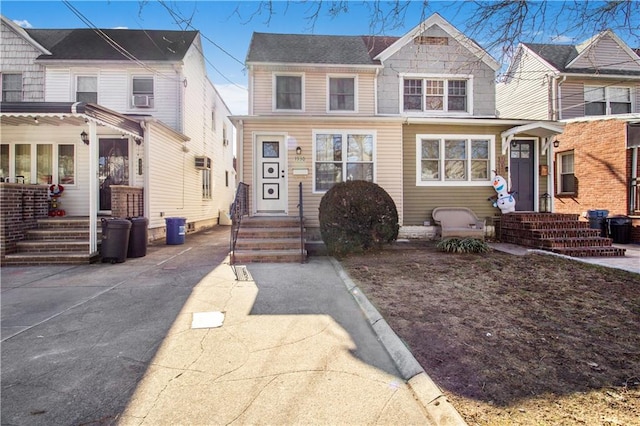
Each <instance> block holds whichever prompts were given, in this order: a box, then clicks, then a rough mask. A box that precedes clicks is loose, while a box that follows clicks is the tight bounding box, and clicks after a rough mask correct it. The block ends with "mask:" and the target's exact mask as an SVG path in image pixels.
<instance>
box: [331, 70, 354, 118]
mask: <svg viewBox="0 0 640 426" xmlns="http://www.w3.org/2000/svg"><path fill="white" fill-rule="evenodd" d="M328 99H329V111H355V110H356V78H355V77H329V96H328Z"/></svg>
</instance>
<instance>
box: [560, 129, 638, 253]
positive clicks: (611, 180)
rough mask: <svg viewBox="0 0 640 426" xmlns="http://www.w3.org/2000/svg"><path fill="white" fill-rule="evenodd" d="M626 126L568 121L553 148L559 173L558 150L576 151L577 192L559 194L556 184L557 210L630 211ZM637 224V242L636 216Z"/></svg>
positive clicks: (634, 236)
mask: <svg viewBox="0 0 640 426" xmlns="http://www.w3.org/2000/svg"><path fill="white" fill-rule="evenodd" d="M626 126H627V123H626V122H625V121H623V120H612V119H610V120H597V121H579V122H572V123H568V124H567V125H566V127H565V129H564V132H563V133H562V134H561V135H559V136H558V140H559V141H560V146H559V147H558V148H556V149H555V150H554V152H555V159H556V162H555V164H556V176H558V174H557V173H558V170H557V168H558V167H559V163H558V154H561V153H564V152H569V151H573V153H574V174H575V178H576V192H575V193H573V194H560V195H559V194H558V193H557V187H556V190H555V191H554V193H555V194H556V195H555V208H554V211H555V212H557V213H573V214H582V213H584V212H586V211H587V210H596V209H597V210H601V209H602V210H608V211H609V215H628V214H629V211H628V206H629V182H630V180H631V157H632V150H630V149H627V140H626ZM639 168H640V167H639ZM557 181H558V179H556V185H557ZM634 228H635V229H634V231H633V233H632V239H633V241H636V242H638V241H640V218H638V219H637V220H634Z"/></svg>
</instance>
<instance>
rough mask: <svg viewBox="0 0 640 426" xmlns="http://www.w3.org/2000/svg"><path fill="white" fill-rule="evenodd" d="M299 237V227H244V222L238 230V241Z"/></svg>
mask: <svg viewBox="0 0 640 426" xmlns="http://www.w3.org/2000/svg"><path fill="white" fill-rule="evenodd" d="M296 237H297V238H300V228H290V227H276V228H260V227H255V228H254V227H247V228H245V227H244V224H242V226H241V227H240V230H239V231H238V241H239V240H240V239H246V238H248V239H256V238H265V239H276V238H296Z"/></svg>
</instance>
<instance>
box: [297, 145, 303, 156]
mask: <svg viewBox="0 0 640 426" xmlns="http://www.w3.org/2000/svg"><path fill="white" fill-rule="evenodd" d="M300 154H302V148H300V147H297V148H296V155H300Z"/></svg>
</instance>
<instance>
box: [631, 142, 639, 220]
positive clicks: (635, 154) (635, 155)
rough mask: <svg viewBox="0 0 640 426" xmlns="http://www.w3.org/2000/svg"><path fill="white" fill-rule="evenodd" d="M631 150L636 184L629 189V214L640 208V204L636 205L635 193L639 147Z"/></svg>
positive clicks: (632, 174) (632, 179)
mask: <svg viewBox="0 0 640 426" xmlns="http://www.w3.org/2000/svg"><path fill="white" fill-rule="evenodd" d="M632 150H633V151H632V152H631V182H635V184H636V186H635V187H633V188H632V190H630V191H629V207H630V208H629V214H634V213H635V211H636V210H640V206H637V205H636V200H637V198H636V196H635V194H636V193H637V191H638V189H637V188H638V147H637V146H634V147H633V148H632Z"/></svg>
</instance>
